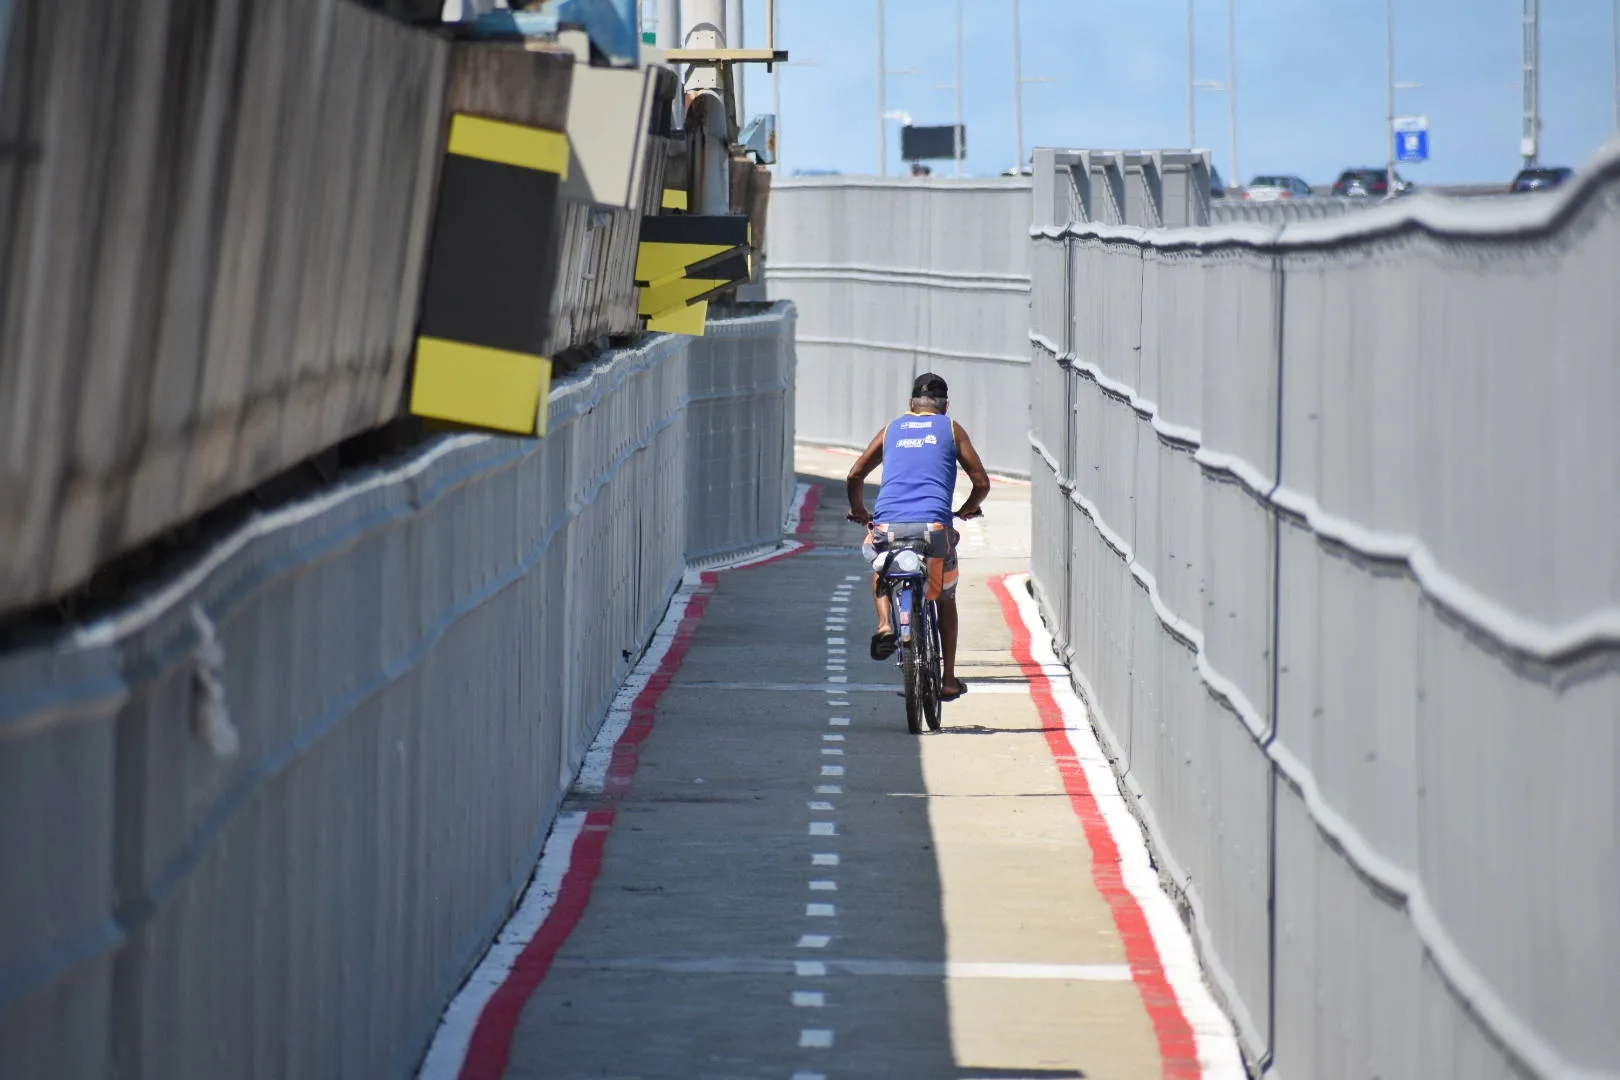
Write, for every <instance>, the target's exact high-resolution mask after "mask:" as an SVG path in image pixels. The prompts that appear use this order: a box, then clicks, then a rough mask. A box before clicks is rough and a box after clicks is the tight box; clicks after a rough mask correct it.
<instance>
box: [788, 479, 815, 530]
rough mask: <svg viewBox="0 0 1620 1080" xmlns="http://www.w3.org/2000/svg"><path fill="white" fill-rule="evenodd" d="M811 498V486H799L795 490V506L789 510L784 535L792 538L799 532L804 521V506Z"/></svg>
mask: <svg viewBox="0 0 1620 1080" xmlns="http://www.w3.org/2000/svg"><path fill="white" fill-rule="evenodd" d="M809 498H810V485H809V484H799V485H798V486H796V487H795V488H794V489H793V506H792V507H791V508H790V509H789V510H788V513H787V519H786V520H784V521H783V522H782V531H783V532H784V533H787V534H788V535H789V536H792V535H793V534H795V533H797V532H798V531H799V523H800V522H801V521H803V520H804V504H805V502H806V501H807V500H808V499H809Z"/></svg>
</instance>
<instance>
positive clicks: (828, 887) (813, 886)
mask: <svg viewBox="0 0 1620 1080" xmlns="http://www.w3.org/2000/svg"><path fill="white" fill-rule="evenodd" d="M810 891H811V892H837V891H838V882H836V881H825V880H821V881H812V882H811V883H810Z"/></svg>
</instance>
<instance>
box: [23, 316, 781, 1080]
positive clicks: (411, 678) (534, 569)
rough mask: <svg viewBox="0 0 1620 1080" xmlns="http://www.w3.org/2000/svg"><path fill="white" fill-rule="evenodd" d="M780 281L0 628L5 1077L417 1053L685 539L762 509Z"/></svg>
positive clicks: (660, 603) (775, 534) (283, 1065)
mask: <svg viewBox="0 0 1620 1080" xmlns="http://www.w3.org/2000/svg"><path fill="white" fill-rule="evenodd" d="M792 331H793V311H792V308H791V306H789V305H777V306H775V307H774V308H772V309H771V310H769V311H765V312H761V313H760V314H757V315H753V316H749V317H744V318H739V319H735V320H717V321H715V322H713V323H711V326H710V336H708V337H704V338H695V339H694V338H685V337H655V338H652V339H649V340H648V341H647V343H646V344H644V345H642V346H641V347H639V348H636V349H629V350H623V351H619V352H617V353H613V354H609V355H608V356H607V357H605V358H604V359H601V360H598V361H596V362H594V363H592V364H591V365H590V366H588V367H586V368H584V369H582V370H580V371H577V372H575V373H573V374H571V375H569V376H567V377H566V378H564V379H562V380H560V381H559V383H558V384H557V385H556V386H555V388H554V389H553V391H552V398H551V430H550V434H549V435H548V437H547V438H545V439H543V440H522V439H513V438H490V437H485V436H478V435H457V436H449V437H443V438H440V439H438V440H437V441H434V442H432V443H431V444H429V445H427V446H423V447H417V448H415V449H412V450H411V451H409V452H407V453H405V454H403V455H402V456H400V457H398V458H396V459H393V460H389V461H384V462H381V463H379V464H376V465H374V466H371V467H367V468H366V469H364V470H362V471H358V472H356V473H354V474H352V475H348V476H344V477H342V478H340V479H339V480H337V481H335V482H334V483H333V484H331V485H329V486H327V487H325V488H323V489H322V490H320V491H319V492H317V493H315V494H313V495H311V496H309V497H307V498H303V499H300V500H297V501H293V502H289V503H287V504H285V505H281V506H276V507H273V508H269V509H267V510H265V511H264V512H262V513H259V514H256V515H254V516H253V517H251V518H250V519H248V520H247V521H246V522H244V523H243V524H242V525H241V526H240V527H238V528H235V529H233V530H232V531H230V532H229V533H226V534H223V535H220V536H218V537H216V538H215V539H214V540H213V542H212V543H211V544H209V545H208V546H206V547H205V548H202V549H199V550H197V551H195V552H191V553H190V554H189V556H188V557H187V558H185V559H184V560H183V562H182V563H181V564H180V565H179V566H178V567H177V569H175V570H174V571H173V572H172V573H171V574H169V575H168V576H167V577H165V578H163V579H161V580H154V581H150V582H145V583H143V584H142V587H141V588H140V589H139V590H137V593H136V595H135V596H134V597H133V598H131V599H129V600H128V601H127V602H125V603H123V604H121V605H120V606H118V607H117V608H115V609H112V610H110V611H108V612H106V613H105V614H104V615H102V616H101V617H99V618H97V619H96V620H95V621H94V622H91V623H89V624H87V625H83V626H81V627H78V628H70V629H66V630H63V631H61V632H59V633H53V634H44V633H41V634H39V635H38V636H36V637H35V638H34V639H32V640H27V641H11V642H7V645H8V647H7V648H6V649H5V650H3V651H0V1076H6V1077H13V1076H15V1077H42V1076H50V1077H61V1078H83V1080H95V1078H101V1077H107V1076H113V1075H119V1076H141V1077H191V1076H210V1077H212V1076H218V1077H227V1076H229V1077H236V1076H289V1077H291V1076H357V1077H405V1076H409V1075H412V1074H413V1073H414V1069H415V1065H416V1062H417V1059H418V1057H419V1055H420V1054H421V1052H422V1050H423V1049H424V1047H425V1045H426V1043H427V1041H428V1039H429V1038H430V1037H431V1035H432V1033H433V1030H434V1028H435V1027H436V1025H437V1024H438V1020H439V1016H440V1012H441V1010H442V1008H443V1007H444V1005H445V1004H446V1002H447V1001H448V1000H449V998H450V997H451V995H452V994H453V992H454V991H455V990H456V988H457V987H458V986H459V984H460V983H461V981H462V979H463V978H464V977H465V976H466V975H467V973H468V971H469V969H470V967H471V966H472V964H473V963H474V962H475V961H476V960H477V958H478V957H479V956H480V955H481V953H482V951H483V947H484V946H485V945H486V944H487V943H488V941H489V940H490V937H491V936H492V934H493V933H494V931H495V930H496V929H497V928H498V927H499V926H500V925H501V923H502V922H503V921H504V920H505V917H506V915H507V914H508V913H509V909H510V906H511V905H512V904H513V903H514V902H515V901H516V899H517V897H518V895H519V893H520V892H521V890H522V888H523V887H524V885H525V884H526V882H527V878H528V875H529V874H530V872H531V871H532V870H533V867H534V864H535V861H536V858H537V856H538V851H539V847H540V844H541V842H542V840H543V839H544V837H545V835H546V833H547V830H548V829H549V827H550V824H551V821H552V817H553V814H554V812H555V811H556V809H557V806H558V803H559V800H560V799H561V798H562V795H563V793H564V791H565V790H566V789H567V787H568V784H569V781H570V779H571V777H572V776H573V775H574V774H575V772H576V771H577V769H578V768H579V765H580V762H581V759H582V756H583V754H584V753H585V751H586V749H587V747H588V746H589V744H590V742H591V739H592V737H593V735H594V734H595V732H596V731H597V729H598V727H599V725H600V724H601V722H602V719H603V716H604V714H605V712H606V711H607V709H608V707H609V705H610V703H611V701H612V699H613V696H614V694H615V692H616V690H617V688H618V687H619V685H620V683H621V682H622V680H623V678H624V676H625V675H626V674H627V672H628V671H629V669H630V666H631V664H632V663H633V662H634V661H635V660H636V659H637V657H638V654H639V652H640V650H641V649H642V648H643V647H644V645H645V644H646V642H647V641H648V639H649V636H650V635H651V633H652V631H653V629H654V628H655V626H656V625H657V623H658V621H659V619H660V618H661V616H662V615H663V612H664V610H665V608H666V605H667V602H668V600H669V598H670V595H671V593H672V590H673V589H674V588H675V586H676V585H677V584H678V582H679V581H680V579H681V576H682V573H683V571H684V570H685V568H686V566H687V562H688V560H690V559H701V558H704V557H707V556H711V555H714V554H717V553H719V552H722V551H737V550H739V549H750V548H753V547H756V546H759V547H762V546H765V545H772V546H774V545H775V544H777V543H779V542H780V539H781V531H782V520H783V515H784V512H785V511H786V509H787V505H788V502H789V500H790V499H791V497H792V494H793V490H794V486H793V476H792V454H791V440H792V426H791V425H792V412H791V408H792V398H791V388H792V383H793V362H794V354H793V333H792Z"/></svg>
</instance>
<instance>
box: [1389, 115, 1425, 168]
mask: <svg viewBox="0 0 1620 1080" xmlns="http://www.w3.org/2000/svg"><path fill="white" fill-rule="evenodd" d="M1395 160H1396V161H1399V162H1403V163H1407V164H1410V163H1412V162H1418V161H1428V160H1429V118H1428V117H1426V116H1403V117H1401V118H1400V119H1398V120H1396V121H1395Z"/></svg>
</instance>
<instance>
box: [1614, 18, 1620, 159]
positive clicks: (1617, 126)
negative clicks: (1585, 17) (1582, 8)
mask: <svg viewBox="0 0 1620 1080" xmlns="http://www.w3.org/2000/svg"><path fill="white" fill-rule="evenodd" d="M1613 19H1614V21H1613V23H1612V25H1613V27H1614V130H1616V131H1620V0H1614V16H1613Z"/></svg>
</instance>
